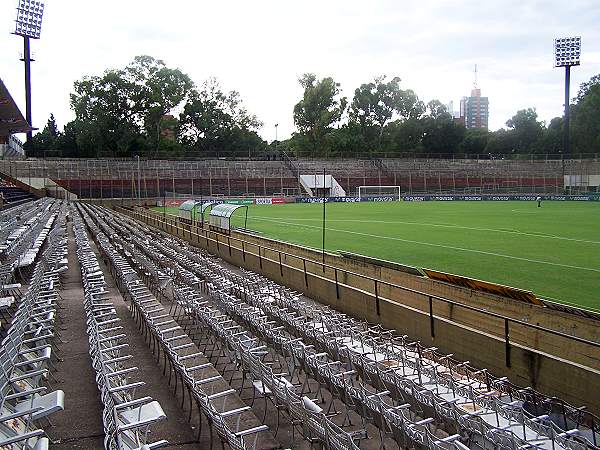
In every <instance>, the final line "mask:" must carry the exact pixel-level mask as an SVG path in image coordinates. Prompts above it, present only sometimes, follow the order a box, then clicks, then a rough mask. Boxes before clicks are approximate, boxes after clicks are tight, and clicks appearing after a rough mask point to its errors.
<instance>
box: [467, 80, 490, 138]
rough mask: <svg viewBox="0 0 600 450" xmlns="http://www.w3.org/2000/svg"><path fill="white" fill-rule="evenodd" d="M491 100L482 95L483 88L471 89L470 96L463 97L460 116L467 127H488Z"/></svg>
mask: <svg viewBox="0 0 600 450" xmlns="http://www.w3.org/2000/svg"><path fill="white" fill-rule="evenodd" d="M489 116H490V112H489V100H488V98H487V97H482V96H481V89H479V88H475V89H472V90H471V96H470V97H463V98H462V99H461V101H460V117H461V119H462V120H464V122H463V123H464V124H465V127H467V128H482V129H484V130H487V129H488V119H489Z"/></svg>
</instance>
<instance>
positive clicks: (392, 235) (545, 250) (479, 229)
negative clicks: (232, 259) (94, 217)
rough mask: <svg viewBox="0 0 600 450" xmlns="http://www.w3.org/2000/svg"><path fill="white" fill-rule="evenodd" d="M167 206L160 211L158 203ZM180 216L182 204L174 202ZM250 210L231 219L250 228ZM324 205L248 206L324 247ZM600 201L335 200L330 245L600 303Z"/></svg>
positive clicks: (253, 218)
mask: <svg viewBox="0 0 600 450" xmlns="http://www.w3.org/2000/svg"><path fill="white" fill-rule="evenodd" d="M160 210H162V208H160ZM167 211H168V212H169V213H171V214H177V208H167ZM243 215H244V211H243V210H241V212H238V213H236V214H235V215H234V220H233V224H234V225H235V226H243ZM322 216H323V205H322V204H286V205H268V206H258V205H257V206H250V208H249V211H248V228H249V229H252V230H255V231H258V232H260V233H261V234H263V235H264V236H267V237H271V238H275V239H280V240H283V241H287V242H293V243H298V244H302V245H306V246H309V247H314V248H319V249H320V248H321V244H322V242H321V240H322V235H321V233H322ZM599 230H600V203H598V204H597V203H587V202H581V203H579V202H550V201H548V202H544V203H543V204H542V207H541V208H538V207H537V203H535V202H524V201H514V202H512V201H511V202H491V201H490V202H485V201H484V202H465V201H461V202H390V203H366V202H365V203H328V204H327V205H326V234H325V248H326V249H327V250H329V251H335V250H345V251H350V252H355V253H360V254H363V255H368V256H371V257H375V258H380V259H386V260H389V261H396V262H400V263H403V264H408V265H412V266H417V267H426V268H431V269H435V270H440V271H444V272H451V273H454V274H458V275H464V276H468V277H473V278H478V279H482V280H486V281H491V282H495V283H501V284H505V285H509V286H514V287H518V288H521V289H527V290H532V291H533V292H535V293H536V294H537V295H538V296H541V297H544V298H548V299H554V300H556V301H560V302H562V303H567V304H573V305H579V306H582V307H585V308H589V309H594V310H600V293H599V290H600V233H599Z"/></svg>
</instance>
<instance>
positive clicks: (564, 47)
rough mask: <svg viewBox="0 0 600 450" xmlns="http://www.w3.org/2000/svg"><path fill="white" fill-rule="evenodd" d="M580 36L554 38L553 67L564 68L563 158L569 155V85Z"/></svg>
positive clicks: (576, 57) (578, 49)
mask: <svg viewBox="0 0 600 450" xmlns="http://www.w3.org/2000/svg"><path fill="white" fill-rule="evenodd" d="M580 55H581V36H575V37H566V38H556V39H554V67H564V68H565V120H564V126H563V130H564V131H563V160H564V159H565V158H569V157H570V150H569V115H570V114H569V112H570V111H569V110H570V108H569V103H570V100H569V87H570V86H569V85H570V83H571V66H578V65H579V57H580Z"/></svg>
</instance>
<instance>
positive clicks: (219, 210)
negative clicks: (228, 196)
mask: <svg viewBox="0 0 600 450" xmlns="http://www.w3.org/2000/svg"><path fill="white" fill-rule="evenodd" d="M239 208H246V209H248V207H247V206H246V205H232V204H229V203H221V204H220V205H215V206H213V208H212V209H211V210H210V215H211V216H215V217H231V216H232V215H233V213H234V212H235V210H236V209H239Z"/></svg>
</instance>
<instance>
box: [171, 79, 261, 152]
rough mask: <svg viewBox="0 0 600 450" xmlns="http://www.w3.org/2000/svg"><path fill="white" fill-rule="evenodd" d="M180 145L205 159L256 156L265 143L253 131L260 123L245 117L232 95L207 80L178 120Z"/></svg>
mask: <svg viewBox="0 0 600 450" xmlns="http://www.w3.org/2000/svg"><path fill="white" fill-rule="evenodd" d="M179 121H180V123H181V126H182V131H183V139H184V142H185V143H186V144H187V145H188V146H189V147H190V148H192V149H194V150H195V151H197V152H201V153H202V154H204V155H207V156H216V155H219V152H220V153H221V154H223V150H227V155H230V156H236V155H238V156H242V155H256V154H257V153H261V152H263V151H264V150H265V149H266V143H265V142H264V141H263V140H262V139H261V138H260V137H259V136H258V134H257V133H256V130H257V129H258V128H260V127H261V126H262V123H261V122H260V121H259V120H258V119H257V118H256V116H254V115H252V114H250V113H248V111H247V110H246V109H245V107H244V106H243V104H242V101H241V98H240V95H239V93H238V92H236V91H231V92H229V93H224V92H223V91H222V89H221V86H220V85H219V83H218V81H217V80H216V79H214V78H211V79H209V80H208V81H206V82H205V83H204V84H203V85H202V89H201V90H200V92H196V93H194V95H193V97H192V99H191V100H190V101H189V102H188V103H187V104H186V105H185V107H184V109H183V112H182V113H181V115H180V117H179Z"/></svg>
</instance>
